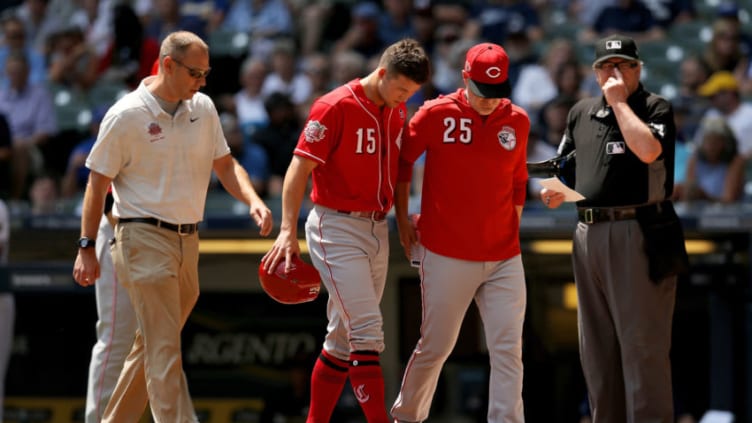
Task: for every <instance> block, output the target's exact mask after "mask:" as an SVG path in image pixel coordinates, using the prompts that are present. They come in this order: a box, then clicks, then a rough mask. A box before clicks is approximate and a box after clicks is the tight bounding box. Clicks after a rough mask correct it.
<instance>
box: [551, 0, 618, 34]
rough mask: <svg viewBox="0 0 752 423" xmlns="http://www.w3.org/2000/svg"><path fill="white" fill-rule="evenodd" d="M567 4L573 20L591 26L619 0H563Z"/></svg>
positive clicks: (568, 14) (570, 17)
mask: <svg viewBox="0 0 752 423" xmlns="http://www.w3.org/2000/svg"><path fill="white" fill-rule="evenodd" d="M562 1H563V3H565V4H566V10H567V16H568V17H569V19H571V20H572V21H573V22H576V23H579V24H582V25H583V26H586V27H589V26H593V25H594V24H595V20H596V19H597V18H598V15H600V14H601V12H602V11H603V9H605V8H606V7H608V6H613V5H615V4H616V2H617V1H618V0H562Z"/></svg>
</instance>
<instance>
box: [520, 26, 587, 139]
mask: <svg viewBox="0 0 752 423" xmlns="http://www.w3.org/2000/svg"><path fill="white" fill-rule="evenodd" d="M520 36H524V34H520ZM567 62H573V63H574V64H575V66H578V65H577V63H578V62H577V54H576V51H575V47H574V44H572V42H571V41H569V40H565V39H563V38H557V39H555V40H553V41H551V42H550V43H549V45H548V48H547V50H546V52H545V55H544V56H543V59H542V60H540V61H537V62H535V63H528V64H525V65H522V67H521V69H520V71H519V75H518V77H517V79H516V81H515V82H514V84H513V87H514V88H513V90H512V102H514V103H515V104H517V105H519V106H521V107H522V108H523V109H525V111H527V113H528V115H529V116H530V118H531V121H532V123H533V124H535V123H536V120H537V115H538V112H539V111H540V109H541V107H543V105H544V104H545V103H546V102H547V101H549V100H551V99H552V98H554V97H556V95H557V94H559V86H557V75H558V74H559V72H560V69H561V68H562V66H563V65H564V64H565V63H567ZM581 80H582V79H581V78H580V82H581ZM569 89H570V90H571V89H572V88H571V87H570V88H569ZM575 92H579V86H578V87H576V88H575ZM569 94H570V95H573V94H572V93H571V92H570V93H569Z"/></svg>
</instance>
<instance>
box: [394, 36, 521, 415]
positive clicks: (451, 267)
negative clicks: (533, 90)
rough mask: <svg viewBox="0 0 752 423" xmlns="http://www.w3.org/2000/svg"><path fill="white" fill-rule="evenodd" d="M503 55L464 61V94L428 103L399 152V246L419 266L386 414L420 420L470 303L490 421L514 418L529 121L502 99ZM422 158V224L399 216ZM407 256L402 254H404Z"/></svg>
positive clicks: (478, 54)
mask: <svg viewBox="0 0 752 423" xmlns="http://www.w3.org/2000/svg"><path fill="white" fill-rule="evenodd" d="M508 67H509V58H508V57H507V54H506V52H505V51H504V49H503V48H501V47H500V46H498V45H496V44H491V43H483V44H478V45H476V46H474V47H472V48H471V49H470V50H469V51H468V52H467V56H466V61H465V69H464V70H463V71H462V76H463V79H464V82H465V88H460V89H458V90H457V91H456V92H454V93H452V94H449V95H446V96H440V97H439V98H437V99H435V100H431V101H427V102H426V103H425V104H424V105H423V106H422V107H421V108H420V109H419V110H418V111H417V112H416V114H415V116H414V117H413V118H412V119H411V120H410V124H409V130H408V133H407V135H406V137H405V141H404V143H403V146H402V155H401V160H402V161H401V164H400V172H399V182H398V184H397V188H396V194H395V210H396V215H397V216H396V217H397V225H398V228H399V232H400V242H401V243H402V246H403V247H404V249H405V252H406V254H407V256H408V258H410V259H411V261H413V263H417V262H419V263H420V264H419V271H420V278H421V289H422V294H423V295H422V300H423V320H422V324H421V329H420V334H421V337H420V340H419V341H418V344H417V345H416V347H415V350H414V352H413V354H412V356H411V357H410V360H409V362H408V364H407V368H406V369H405V374H404V376H403V380H402V386H401V388H400V392H399V395H398V396H397V400H396V401H395V403H394V406H393V407H392V416H393V417H394V418H395V419H396V420H397V421H398V422H420V421H423V420H426V419H427V418H428V412H429V409H430V407H431V401H432V399H433V394H434V391H435V390H436V384H437V381H438V379H439V374H440V373H441V368H442V365H443V364H444V362H445V361H446V359H447V357H448V356H449V354H450V353H451V351H452V349H453V348H454V345H455V343H456V342H457V336H458V334H459V331H460V326H461V324H462V320H463V318H464V316H465V313H466V311H467V309H468V307H469V306H470V302H471V301H475V303H476V305H477V306H478V309H479V310H480V315H481V318H482V319H483V326H484V330H485V337H486V343H487V346H488V351H489V355H490V361H491V377H490V386H489V402H488V421H489V422H496V423H501V422H504V423H520V422H523V421H524V415H523V406H522V324H523V320H524V315H525V303H526V291H525V274H524V271H523V267H522V259H521V256H520V242H519V227H520V217H521V215H522V206H523V204H524V202H525V192H526V188H525V187H526V183H527V178H528V175H527V167H526V161H527V155H526V150H527V140H528V132H529V130H530V120H529V119H528V116H527V114H526V113H525V111H524V110H523V109H522V108H520V107H518V106H516V105H514V104H512V102H511V101H510V100H509V91H510V88H509V82H508V80H507V75H508V73H507V71H508ZM423 152H425V153H426V161H425V168H424V169H425V170H424V176H423V178H424V179H423V193H422V196H421V208H420V211H421V213H420V217H419V219H418V220H417V233H416V229H415V228H414V227H413V225H412V224H411V219H409V218H408V214H407V206H408V193H409V188H410V187H409V181H410V177H411V173H412V172H411V169H412V164H413V162H414V161H415V160H416V159H417V158H418V157H419V156H420V155H421V154H422V153H423ZM411 250H412V251H411Z"/></svg>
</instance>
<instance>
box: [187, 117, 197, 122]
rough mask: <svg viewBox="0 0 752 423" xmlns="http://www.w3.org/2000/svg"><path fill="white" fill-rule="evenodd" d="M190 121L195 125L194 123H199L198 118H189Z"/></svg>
mask: <svg viewBox="0 0 752 423" xmlns="http://www.w3.org/2000/svg"><path fill="white" fill-rule="evenodd" d="M189 120H190V121H191V123H193V122H195V121H197V120H198V118H197V117H192V118H189Z"/></svg>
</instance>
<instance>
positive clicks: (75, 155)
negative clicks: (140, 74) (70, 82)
mask: <svg viewBox="0 0 752 423" xmlns="http://www.w3.org/2000/svg"><path fill="white" fill-rule="evenodd" d="M108 108H109V105H102V106H99V107H97V108H95V109H94V110H92V113H91V115H92V117H91V123H90V124H89V136H88V137H87V138H85V139H84V140H82V141H81V142H79V143H78V144H76V146H75V147H73V150H72V151H71V153H70V156H69V157H68V165H67V167H66V169H65V173H64V174H63V178H62V181H61V182H60V195H61V196H62V197H63V198H71V197H73V196H75V195H77V194H81V193H83V190H84V188H86V182H87V181H88V180H89V169H88V168H87V167H86V157H88V156H89V152H90V151H91V148H92V147H93V146H94V141H96V140H97V134H98V133H99V124H100V123H101V122H102V118H104V114H105V113H106V112H107V109H108Z"/></svg>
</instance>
